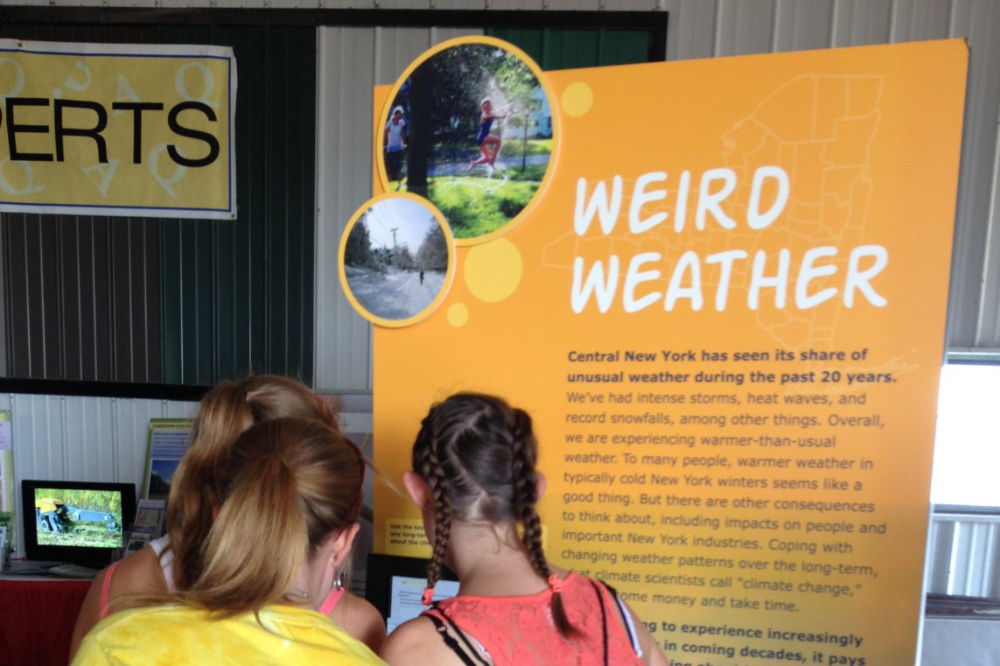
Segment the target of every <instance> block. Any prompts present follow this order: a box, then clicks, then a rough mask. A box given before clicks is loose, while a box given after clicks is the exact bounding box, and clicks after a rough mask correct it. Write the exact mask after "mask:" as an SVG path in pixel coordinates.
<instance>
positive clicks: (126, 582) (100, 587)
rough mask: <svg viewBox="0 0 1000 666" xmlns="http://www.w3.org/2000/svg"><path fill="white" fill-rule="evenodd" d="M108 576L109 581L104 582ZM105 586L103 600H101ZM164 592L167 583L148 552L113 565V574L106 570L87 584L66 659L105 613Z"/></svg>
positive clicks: (137, 554)
mask: <svg viewBox="0 0 1000 666" xmlns="http://www.w3.org/2000/svg"><path fill="white" fill-rule="evenodd" d="M109 575H110V576H111V580H110V581H107V578H108V576H109ZM105 586H107V598H104V591H105ZM166 589H167V582H166V579H165V578H164V577H163V569H162V568H160V560H159V558H158V557H157V555H156V553H155V552H153V549H152V548H148V547H147V548H143V549H141V550H140V551H139V552H137V553H133V554H132V555H129V556H128V557H126V558H125V559H124V560H121V561H120V562H118V564H117V565H115V569H114V571H113V572H111V571H110V567H108V568H106V569H104V570H103V571H101V572H100V573H99V574H97V576H96V577H95V578H94V580H93V582H92V583H91V584H90V588H89V589H88V590H87V596H86V597H84V600H83V605H82V606H81V607H80V614H79V615H78V616H77V618H76V624H75V625H74V627H73V636H72V638H71V640H70V658H72V657H73V655H74V654H75V653H76V651H77V650H78V649H79V647H80V643H81V641H83V637H84V636H86V635H87V632H89V631H90V630H91V629H93V628H94V625H96V624H97V623H98V622H100V621H101V618H102V616H103V615H104V614H105V613H107V614H111V613H114V612H117V611H120V610H124V609H125V608H128V607H129V604H128V596H129V595H135V594H150V593H156V592H165V591H166ZM111 602H116V603H111Z"/></svg>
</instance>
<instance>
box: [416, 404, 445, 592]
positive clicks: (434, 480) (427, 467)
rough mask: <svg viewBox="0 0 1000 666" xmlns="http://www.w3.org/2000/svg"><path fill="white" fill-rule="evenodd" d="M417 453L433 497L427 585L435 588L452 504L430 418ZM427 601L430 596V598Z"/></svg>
mask: <svg viewBox="0 0 1000 666" xmlns="http://www.w3.org/2000/svg"><path fill="white" fill-rule="evenodd" d="M414 457H415V458H416V457H419V461H414V462H416V463H418V464H417V465H415V466H416V467H418V468H419V470H420V476H421V477H422V478H423V479H424V481H425V482H426V483H427V487H428V488H430V491H431V496H432V498H433V500H434V543H433V544H432V548H433V550H432V554H431V560H430V562H429V563H428V564H427V588H428V589H429V590H433V588H434V586H435V585H437V582H438V580H439V579H440V577H441V563H442V562H443V561H444V556H445V551H446V550H447V548H448V539H449V537H450V535H451V507H450V505H449V503H448V490H447V482H446V479H445V475H444V470H443V469H442V468H441V461H440V459H439V457H438V454H437V450H436V447H435V439H434V435H433V425H432V424H431V423H430V422H429V419H425V420H424V424H423V428H422V429H421V433H420V436H419V437H418V438H417V446H416V447H415V448H414ZM427 602H428V603H430V602H429V600H427Z"/></svg>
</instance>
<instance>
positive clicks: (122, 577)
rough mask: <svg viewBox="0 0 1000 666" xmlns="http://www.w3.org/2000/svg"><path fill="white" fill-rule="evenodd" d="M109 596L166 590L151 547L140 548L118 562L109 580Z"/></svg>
mask: <svg viewBox="0 0 1000 666" xmlns="http://www.w3.org/2000/svg"><path fill="white" fill-rule="evenodd" d="M110 591H111V597H112V598H115V597H119V596H123V595H127V594H149V593H156V592H166V591H167V580H166V578H164V576H163V568H162V567H161V566H160V558H159V556H157V554H156V552H155V551H154V550H153V549H152V548H148V547H147V548H142V549H141V550H139V551H138V552H135V553H133V554H132V555H129V556H128V557H126V558H125V559H124V560H122V561H121V562H119V563H118V567H117V568H116V569H115V572H114V576H113V577H112V580H111V588H110Z"/></svg>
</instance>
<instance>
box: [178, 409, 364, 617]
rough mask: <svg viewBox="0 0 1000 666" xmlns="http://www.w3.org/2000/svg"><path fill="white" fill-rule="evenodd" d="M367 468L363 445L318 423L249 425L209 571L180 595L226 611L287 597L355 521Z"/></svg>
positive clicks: (235, 452) (210, 545)
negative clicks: (313, 562)
mask: <svg viewBox="0 0 1000 666" xmlns="http://www.w3.org/2000/svg"><path fill="white" fill-rule="evenodd" d="M364 469H365V462H364V458H363V457H362V456H361V453H360V451H359V450H358V449H357V447H355V446H354V445H353V444H351V443H350V442H348V441H347V440H346V439H345V438H344V437H343V436H342V435H340V434H339V433H337V432H335V431H334V430H332V429H331V428H330V427H329V426H327V425H325V424H323V423H321V422H319V421H314V420H313V421H305V420H301V419H273V420H270V421H265V422H264V423H261V424H258V425H255V426H253V427H251V428H250V429H248V430H247V431H246V432H245V433H244V434H243V435H242V436H241V437H240V438H239V440H238V441H237V442H236V443H235V444H234V445H233V447H232V452H231V454H230V455H229V457H228V459H227V461H226V464H225V466H224V469H223V473H222V479H223V480H224V481H225V482H226V489H225V493H224V495H225V496H224V499H223V501H222V507H221V509H220V511H219V515H218V516H217V517H216V519H215V522H214V524H213V525H212V528H211V530H210V532H209V535H208V538H207V540H206V541H205V543H204V546H203V548H202V550H201V556H202V560H203V562H204V567H203V570H202V571H201V572H200V573H199V575H198V576H197V577H196V579H195V580H194V581H193V583H192V584H191V586H190V587H189V588H188V589H186V590H183V591H182V592H180V593H179V598H180V600H182V601H185V602H187V603H191V604H194V605H197V606H200V607H202V608H206V609H208V610H212V611H216V612H217V613H219V614H220V615H222V616H224V617H226V616H232V615H237V614H239V613H243V612H247V611H257V610H260V609H261V608H262V607H264V606H266V605H268V604H273V603H277V602H280V601H282V600H283V599H284V598H285V597H287V596H288V595H289V593H290V592H291V588H292V586H293V585H294V583H295V580H296V578H297V577H298V575H299V571H300V570H301V568H302V567H303V565H305V564H306V563H307V562H309V561H310V560H311V559H312V558H313V557H314V556H315V555H316V554H317V553H318V552H319V551H320V548H321V547H322V545H323V543H324V542H326V540H327V539H328V538H330V536H331V535H333V534H334V533H336V532H337V531H339V530H344V529H347V528H349V527H350V526H351V525H352V524H353V521H354V519H355V517H356V511H357V505H358V501H357V498H358V496H359V494H360V493H361V488H362V483H363V481H364Z"/></svg>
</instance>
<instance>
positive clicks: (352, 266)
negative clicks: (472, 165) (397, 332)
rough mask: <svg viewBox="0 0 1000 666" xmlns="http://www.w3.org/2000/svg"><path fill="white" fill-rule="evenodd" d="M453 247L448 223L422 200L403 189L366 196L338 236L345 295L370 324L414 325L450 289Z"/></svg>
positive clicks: (453, 270)
mask: <svg viewBox="0 0 1000 666" xmlns="http://www.w3.org/2000/svg"><path fill="white" fill-rule="evenodd" d="M454 245H455V244H454V242H453V239H452V236H451V230H450V229H449V227H448V224H447V223H446V222H445V220H444V218H443V217H442V216H441V213H440V212H439V211H438V210H437V209H436V208H434V207H433V206H431V205H430V204H429V203H428V202H427V201H426V200H424V199H422V198H420V197H417V196H415V195H413V194H408V193H403V192H397V193H394V194H386V195H382V196H380V197H376V198H374V199H370V200H369V201H368V202H366V203H365V204H364V205H363V206H362V207H361V208H359V209H358V210H357V212H355V213H354V216H353V217H352V218H351V221H350V222H348V224H347V228H346V229H345V230H344V235H343V237H342V238H341V240H340V282H341V284H342V285H343V287H344V293H345V294H346V295H347V299H348V300H349V301H350V302H351V305H353V306H354V309H356V310H357V311H358V312H359V313H361V316H363V317H364V318H365V319H367V320H368V321H370V322H372V323H373V324H378V325H380V326H392V327H401V326H409V325H410V324H415V323H416V322H418V321H420V320H421V319H423V318H424V317H426V316H427V315H429V314H430V313H432V312H433V311H434V310H435V309H436V308H437V306H438V305H440V303H441V301H442V300H444V297H445V295H446V294H447V293H448V287H449V286H450V285H451V281H452V278H453V277H454V275H455V250H454Z"/></svg>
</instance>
